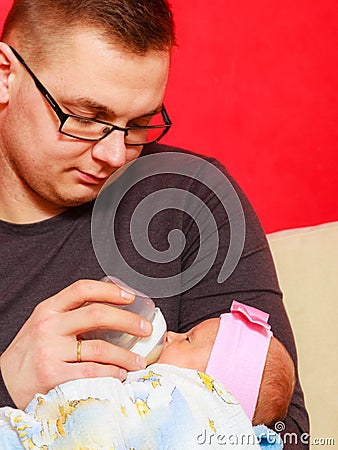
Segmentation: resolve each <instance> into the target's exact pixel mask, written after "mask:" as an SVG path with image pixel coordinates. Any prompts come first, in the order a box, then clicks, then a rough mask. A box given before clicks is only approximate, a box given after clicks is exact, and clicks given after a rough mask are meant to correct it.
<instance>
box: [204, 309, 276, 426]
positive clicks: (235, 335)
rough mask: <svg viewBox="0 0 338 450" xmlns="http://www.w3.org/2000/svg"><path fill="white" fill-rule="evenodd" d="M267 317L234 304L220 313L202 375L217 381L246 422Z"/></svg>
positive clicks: (257, 377)
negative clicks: (222, 385)
mask: <svg viewBox="0 0 338 450" xmlns="http://www.w3.org/2000/svg"><path fill="white" fill-rule="evenodd" d="M268 319H269V314H267V313H265V312H263V311H260V310H259V309H256V308H253V307H252V306H248V305H244V304H243V303H239V302H236V301H234V302H233V303H232V305H231V313H228V314H222V315H221V317H220V324H219V329H218V333H217V336H216V339H215V343H214V346H213V348H212V351H211V355H210V358H209V362H208V366H207V370H206V372H207V373H208V374H209V375H211V376H212V377H214V378H217V379H218V380H219V381H221V382H222V383H223V384H224V386H225V387H226V388H227V389H228V390H229V391H230V392H231V393H232V394H233V396H234V397H235V398H236V399H237V400H238V401H239V403H240V404H241V405H242V407H243V409H244V410H245V412H246V413H247V415H248V417H249V418H250V420H252V417H253V415H254V412H255V407H256V403H257V398H258V392H259V387H260V384H261V379H262V375H263V370H264V365H265V360H266V355H267V353H268V349H269V344H270V339H271V336H272V332H271V331H270V325H269V324H268V323H267V322H268Z"/></svg>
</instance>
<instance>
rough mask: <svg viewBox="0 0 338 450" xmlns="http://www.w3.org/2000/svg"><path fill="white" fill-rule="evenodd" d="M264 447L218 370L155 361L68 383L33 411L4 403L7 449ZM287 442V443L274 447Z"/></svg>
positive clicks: (0, 440)
mask: <svg viewBox="0 0 338 450" xmlns="http://www.w3.org/2000/svg"><path fill="white" fill-rule="evenodd" d="M222 446H228V447H229V446H232V448H236V449H257V448H260V446H259V444H258V440H257V438H256V435H255V432H254V430H253V427H252V425H251V423H250V421H249V419H248V418H247V416H246V415H245V413H244V411H243V409H242V408H241V406H240V405H239V404H238V402H237V401H236V400H235V398H234V397H233V396H232V395H231V394H230V393H229V392H228V391H227V390H226V389H225V387H224V386H223V385H221V384H220V383H218V382H217V381H216V380H214V379H213V378H211V377H210V376H208V375H206V374H204V373H201V372H198V371H195V370H190V369H180V368H177V367H174V366H169V365H165V364H153V365H151V366H149V367H148V368H147V369H145V370H142V371H137V372H131V373H129V374H128V377H127V379H126V380H125V381H124V382H123V383H121V382H120V381H119V380H117V379H114V378H95V379H83V380H76V381H71V382H68V383H64V384H62V385H59V386H57V387H56V388H54V389H52V390H51V391H50V392H48V393H47V394H46V395H42V394H37V395H36V396H35V397H34V399H33V400H32V401H31V403H30V404H29V405H28V407H27V408H26V410H25V411H21V410H17V409H13V408H10V407H4V408H0V448H1V449H2V450H5V449H6V450H7V449H8V450H16V449H23V448H24V449H29V450H35V449H46V450H47V449H48V450H61V449H67V450H70V449H72V450H80V449H81V450H98V449H107V450H156V449H158V450H166V449H168V450H169V449H171V450H180V449H182V450H190V449H191V450H193V449H200V448H208V449H216V448H220V447H222ZM274 448H279V447H274Z"/></svg>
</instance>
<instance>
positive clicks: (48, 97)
mask: <svg viewBox="0 0 338 450" xmlns="http://www.w3.org/2000/svg"><path fill="white" fill-rule="evenodd" d="M9 47H10V49H11V50H12V52H13V53H14V55H15V56H16V58H17V59H18V60H19V61H20V63H21V64H22V65H23V66H24V68H25V69H26V70H27V72H28V73H29V74H30V76H31V77H32V78H33V80H34V83H35V86H36V87H37V88H38V89H39V91H40V92H41V94H42V95H43V96H44V97H45V99H46V100H47V102H48V103H49V104H50V106H51V107H52V108H53V109H54V111H55V112H56V113H57V115H58V116H59V117H60V116H62V118H63V117H64V116H65V114H64V112H63V111H62V109H61V108H60V107H59V105H58V104H57V102H56V101H55V99H54V98H53V96H52V95H51V94H50V93H49V92H48V91H47V89H46V88H45V87H44V85H43V84H42V83H41V81H39V80H38V78H36V76H35V74H34V73H33V72H32V71H31V69H30V68H29V67H28V66H27V64H26V62H25V60H24V59H23V58H22V56H21V55H19V53H18V52H17V51H16V50H15V49H14V48H13V47H11V46H9ZM60 119H61V117H60Z"/></svg>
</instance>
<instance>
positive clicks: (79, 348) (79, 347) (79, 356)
mask: <svg viewBox="0 0 338 450" xmlns="http://www.w3.org/2000/svg"><path fill="white" fill-rule="evenodd" d="M81 345H82V339H78V340H77V346H76V361H77V362H78V363H79V362H81Z"/></svg>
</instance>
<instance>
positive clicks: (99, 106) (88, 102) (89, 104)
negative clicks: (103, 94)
mask: <svg viewBox="0 0 338 450" xmlns="http://www.w3.org/2000/svg"><path fill="white" fill-rule="evenodd" d="M71 103H73V104H74V105H81V106H84V107H85V108H89V109H94V110H96V111H100V112H104V113H106V114H109V115H112V116H116V112H115V111H114V110H113V109H112V108H109V106H107V105H104V104H103V103H99V102H97V101H95V100H92V99H90V98H87V97H74V98H72V99H71ZM161 111H162V105H160V106H159V107H158V108H156V109H154V110H153V111H149V112H147V113H145V114H142V116H139V117H138V118H141V117H147V116H153V115H155V114H158V113H160V112H161Z"/></svg>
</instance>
